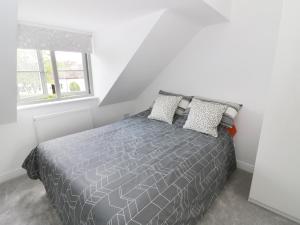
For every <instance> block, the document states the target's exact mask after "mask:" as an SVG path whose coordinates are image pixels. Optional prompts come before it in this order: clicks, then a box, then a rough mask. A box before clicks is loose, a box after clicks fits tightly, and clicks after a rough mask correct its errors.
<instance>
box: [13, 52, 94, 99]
mask: <svg viewBox="0 0 300 225" xmlns="http://www.w3.org/2000/svg"><path fill="white" fill-rule="evenodd" d="M89 63H90V56H89V54H85V53H80V52H66V51H49V50H35V49H18V50H17V83H18V97H19V103H20V104H27V103H35V102H43V101H53V100H62V99H67V98H76V97H83V96H88V95H91V84H90V73H89V71H90V66H89V65H90V64H89Z"/></svg>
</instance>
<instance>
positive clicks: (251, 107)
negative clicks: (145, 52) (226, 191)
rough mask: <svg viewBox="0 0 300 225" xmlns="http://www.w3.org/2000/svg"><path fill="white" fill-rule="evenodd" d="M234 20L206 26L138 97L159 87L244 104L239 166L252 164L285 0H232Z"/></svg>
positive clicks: (141, 103) (141, 104)
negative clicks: (283, 0) (282, 0)
mask: <svg viewBox="0 0 300 225" xmlns="http://www.w3.org/2000/svg"><path fill="white" fill-rule="evenodd" d="M231 10H232V13H231V21H230V23H223V24H218V25H213V26H209V27H206V28H204V29H202V30H201V31H200V32H199V33H198V34H197V35H196V36H195V37H194V39H193V40H192V41H191V42H190V43H189V44H188V45H187V47H186V48H185V49H184V50H183V51H182V52H181V53H180V54H179V55H178V56H177V57H176V59H175V60H174V61H173V62H172V63H170V64H169V66H167V67H166V68H165V69H164V71H163V72H162V73H161V74H160V75H159V76H158V77H157V78H156V80H155V81H154V82H153V83H152V84H151V85H149V87H148V88H147V89H146V90H145V91H144V92H143V93H142V94H141V96H140V97H139V98H138V101H137V102H138V104H137V111H138V110H142V109H144V108H146V107H148V106H149V105H150V104H151V102H152V101H153V99H154V98H155V96H156V94H157V93H158V90H159V89H164V90H169V91H174V92H179V93H184V94H187V95H200V96H206V97H211V98H219V99H225V100H231V101H234V102H238V103H242V104H244V107H243V109H242V111H241V113H240V115H239V118H238V120H237V126H238V134H237V136H236V138H235V143H236V150H237V158H238V160H239V163H240V166H242V167H243V168H245V169H248V170H251V169H253V166H252V165H253V164H254V162H255V157H256V152H257V146H258V140H259V134H260V129H261V123H262V119H263V112H264V107H265V101H266V93H267V89H268V86H269V80H270V75H271V71H272V65H273V58H274V53H275V46H276V41H277V40H276V39H277V35H278V26H279V21H280V13H281V0H273V1H270V0H233V1H232V9H231Z"/></svg>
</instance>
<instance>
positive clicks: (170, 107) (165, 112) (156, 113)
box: [148, 95, 182, 124]
mask: <svg viewBox="0 0 300 225" xmlns="http://www.w3.org/2000/svg"><path fill="white" fill-rule="evenodd" d="M181 99H182V96H168V95H159V96H158V97H157V98H156V99H155V102H154V105H153V108H152V111H151V114H150V115H149V116H148V118H149V119H155V120H160V121H164V122H167V123H169V124H172V122H173V117H174V114H175V111H176V109H177V107H178V104H179V102H180V101H181Z"/></svg>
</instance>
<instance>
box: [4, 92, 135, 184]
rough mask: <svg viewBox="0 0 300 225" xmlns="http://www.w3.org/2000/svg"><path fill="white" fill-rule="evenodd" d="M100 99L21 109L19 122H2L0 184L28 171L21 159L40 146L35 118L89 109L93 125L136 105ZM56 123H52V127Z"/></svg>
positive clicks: (129, 111) (124, 112)
mask: <svg viewBox="0 0 300 225" xmlns="http://www.w3.org/2000/svg"><path fill="white" fill-rule="evenodd" d="M98 101H99V100H98V99H96V98H93V99H90V100H83V101H74V102H69V103H55V104H50V105H48V106H47V105H45V106H41V107H35V108H29V109H19V110H18V119H17V122H15V123H11V124H6V125H0V143H1V147H0V183H1V182H4V181H6V180H8V179H10V178H13V177H15V176H17V175H19V174H21V173H24V172H25V170H23V169H21V165H22V162H23V161H24V159H25V157H26V156H27V155H28V153H29V152H30V151H31V150H32V149H33V148H34V147H35V146H36V145H37V140H36V136H35V132H34V124H33V117H35V116H41V115H47V114H52V113H60V112H65V111H72V110H77V109H82V108H90V109H91V112H92V119H93V125H94V127H98V126H101V125H105V124H108V123H111V122H114V121H116V120H119V119H121V118H123V115H124V114H127V113H131V112H132V110H133V108H134V102H123V103H120V104H115V105H109V106H104V107H98ZM62 118H63V117H62ZM59 123H65V121H59ZM74 123H75V124H76V121H73V123H72V124H69V125H68V124H65V126H71V127H74ZM55 125H56V124H53V126H55Z"/></svg>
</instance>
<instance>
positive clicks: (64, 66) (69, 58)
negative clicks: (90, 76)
mask: <svg viewBox="0 0 300 225" xmlns="http://www.w3.org/2000/svg"><path fill="white" fill-rule="evenodd" d="M55 58H56V64H57V70H58V71H62V70H83V63H82V53H80V52H60V51H56V52H55Z"/></svg>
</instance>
